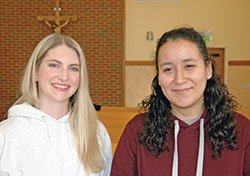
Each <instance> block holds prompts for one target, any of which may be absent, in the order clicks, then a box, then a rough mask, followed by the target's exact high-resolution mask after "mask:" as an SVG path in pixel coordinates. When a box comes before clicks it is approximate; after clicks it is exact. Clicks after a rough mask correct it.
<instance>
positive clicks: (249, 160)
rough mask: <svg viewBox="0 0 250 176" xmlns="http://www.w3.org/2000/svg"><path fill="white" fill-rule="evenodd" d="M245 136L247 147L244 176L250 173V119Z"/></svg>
mask: <svg viewBox="0 0 250 176" xmlns="http://www.w3.org/2000/svg"><path fill="white" fill-rule="evenodd" d="M245 124H246V126H247V127H246V130H245V133H246V135H245V138H246V148H245V159H244V176H248V175H250V121H249V120H248V121H247V122H246V123H245Z"/></svg>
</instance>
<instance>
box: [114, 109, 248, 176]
mask: <svg viewBox="0 0 250 176" xmlns="http://www.w3.org/2000/svg"><path fill="white" fill-rule="evenodd" d="M146 116H147V114H140V115H137V116H135V117H134V118H133V119H132V120H131V121H130V122H129V123H128V124H127V126H126V128H125V130H124V132H123V134H122V136H121V138H120V141H119V143H118V146H117V148H116V151H115V155H114V159H113V164H112V169H111V176H135V175H139V176H163V175H164V176H172V167H173V155H174V145H175V143H174V142H175V139H174V129H169V132H170V134H169V140H168V141H167V142H168V145H169V151H168V152H167V151H166V152H163V153H161V155H160V156H159V157H158V158H155V157H153V156H152V154H151V152H149V151H148V150H147V149H146V147H144V146H143V145H142V144H140V143H139V140H138V135H139V134H140V132H141V130H142V128H143V124H144V121H145V119H146ZM172 117H173V118H174V120H178V124H179V133H178V137H177V139H178V145H177V146H178V150H177V151H178V157H177V158H178V162H177V165H178V169H177V170H178V175H179V176H195V175H196V169H197V160H198V153H199V150H200V149H199V143H200V142H199V136H200V121H201V119H204V130H205V134H204V155H203V156H204V160H203V162H201V161H199V163H200V165H201V168H202V175H203V176H243V175H244V176H250V121H249V119H247V118H246V117H244V116H242V115H240V114H237V113H235V119H236V122H237V137H238V140H237V142H238V143H237V147H238V150H235V151H232V150H228V149H223V150H222V151H221V158H220V159H217V160H216V159H213V157H212V154H213V151H212V145H211V142H210V141H209V138H208V134H207V129H208V127H209V118H208V117H207V116H206V111H204V113H203V115H202V116H201V118H200V120H198V121H196V122H195V123H193V124H192V125H190V126H189V125H187V124H186V123H185V122H183V121H181V120H179V119H178V118H176V117H174V116H172ZM175 128H176V127H175ZM197 175H199V174H197Z"/></svg>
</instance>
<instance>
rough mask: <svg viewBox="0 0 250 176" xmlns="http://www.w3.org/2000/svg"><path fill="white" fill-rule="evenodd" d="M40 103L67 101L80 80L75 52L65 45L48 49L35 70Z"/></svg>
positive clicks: (78, 63) (78, 64) (77, 58)
mask: <svg viewBox="0 0 250 176" xmlns="http://www.w3.org/2000/svg"><path fill="white" fill-rule="evenodd" d="M36 81H37V82H38V85H39V102H40V103H46V104H50V103H56V102H57V103H66V104H68V103H69V98H70V97H71V96H72V95H73V94H74V93H75V92H76V90H77V88H78V87H79V82H80V62H79V57H78V55H77V53H76V52H75V51H74V50H73V49H71V48H69V47H68V46H66V45H60V46H58V47H56V48H52V49H51V50H49V51H48V53H47V55H46V56H45V58H44V59H43V61H42V63H41V65H40V66H39V68H38V70H37V71H36Z"/></svg>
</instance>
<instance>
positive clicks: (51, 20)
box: [37, 0, 77, 34]
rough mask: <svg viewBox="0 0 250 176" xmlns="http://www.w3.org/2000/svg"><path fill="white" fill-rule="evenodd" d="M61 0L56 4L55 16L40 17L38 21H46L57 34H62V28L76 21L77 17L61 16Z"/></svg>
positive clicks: (57, 0)
mask: <svg viewBox="0 0 250 176" xmlns="http://www.w3.org/2000/svg"><path fill="white" fill-rule="evenodd" d="M61 10H62V9H61V7H60V0H56V2H55V7H54V11H55V16H38V17H37V19H38V21H44V22H45V23H46V24H47V25H48V26H49V27H51V28H53V30H54V32H55V33H58V34H60V33H61V28H62V27H64V26H66V25H67V24H68V23H69V22H70V21H76V20H77V17H76V16H60V12H61Z"/></svg>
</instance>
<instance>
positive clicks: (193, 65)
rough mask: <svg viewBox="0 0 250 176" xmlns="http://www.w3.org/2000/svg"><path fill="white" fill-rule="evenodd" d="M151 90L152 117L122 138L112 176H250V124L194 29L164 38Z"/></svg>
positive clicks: (138, 120) (140, 118)
mask: <svg viewBox="0 0 250 176" xmlns="http://www.w3.org/2000/svg"><path fill="white" fill-rule="evenodd" d="M152 89H153V93H152V94H151V96H150V97H149V98H148V99H146V100H144V101H142V104H141V106H142V107H143V108H145V109H146V110H148V112H146V113H142V114H139V115H137V116H136V117H134V118H133V119H132V120H131V121H130V122H129V123H128V124H127V126H126V128H125V130H124V132H123V134H122V136H121V138H120V141H119V144H118V146H117V148H116V152H115V156H114V160H113V164H112V169H111V175H112V176H123V175H124V176H128V175H129V176H134V175H139V176H161V175H164V176H178V175H179V176H194V175H196V176H222V175H226V176H236V175H237V176H242V175H250V121H249V120H248V119H247V118H246V117H244V116H242V115H240V114H238V113H236V111H237V110H238V107H239V105H238V103H237V102H236V101H235V99H234V97H233V96H232V95H231V94H230V93H229V92H228V89H227V87H226V85H225V84H223V83H222V82H221V79H220V77H219V75H217V74H216V72H215V62H214V60H213V59H212V58H210V57H209V56H208V52H207V48H206V45H205V42H204V40H203V39H202V36H201V35H200V34H199V33H198V32H197V31H195V30H194V29H193V28H178V29H174V30H172V31H169V32H166V33H165V34H163V36H162V37H161V38H160V40H159V41H158V45H157V49H156V76H155V77H154V79H153V83H152Z"/></svg>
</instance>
